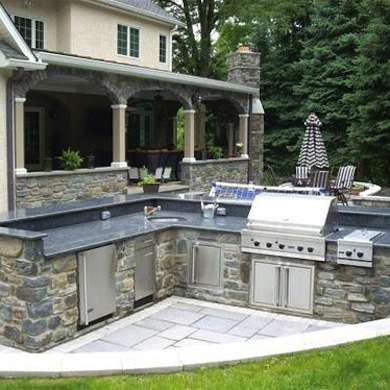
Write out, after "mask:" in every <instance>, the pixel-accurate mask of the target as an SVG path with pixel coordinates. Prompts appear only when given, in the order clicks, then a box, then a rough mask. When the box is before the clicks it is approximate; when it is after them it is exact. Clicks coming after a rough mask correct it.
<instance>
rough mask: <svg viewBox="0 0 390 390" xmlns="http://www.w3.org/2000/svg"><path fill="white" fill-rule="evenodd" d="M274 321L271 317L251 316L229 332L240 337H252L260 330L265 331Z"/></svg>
mask: <svg viewBox="0 0 390 390" xmlns="http://www.w3.org/2000/svg"><path fill="white" fill-rule="evenodd" d="M271 321H272V318H271V317H259V316H250V317H248V318H246V319H245V320H244V321H241V322H240V323H239V324H238V325H237V326H235V327H234V328H233V329H230V330H229V332H228V333H229V334H231V335H234V336H240V337H246V338H248V337H252V336H253V335H254V334H256V333H257V332H258V331H259V330H261V329H263V328H264V327H265V326H266V325H268V324H269V323H270V322H271Z"/></svg>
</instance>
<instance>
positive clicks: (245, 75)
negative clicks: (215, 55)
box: [228, 46, 264, 184]
mask: <svg viewBox="0 0 390 390" xmlns="http://www.w3.org/2000/svg"><path fill="white" fill-rule="evenodd" d="M260 58H261V57H260V53H254V52H253V51H251V50H250V48H249V47H247V46H240V47H239V49H238V51H237V52H236V53H233V54H232V55H231V56H230V57H229V58H228V68H229V73H228V81H230V82H232V83H236V84H243V85H245V86H247V87H253V88H257V89H258V91H259V92H258V94H257V95H254V96H253V99H252V112H251V115H250V118H249V130H248V143H249V148H248V151H249V157H250V162H249V175H248V176H249V180H250V181H253V182H254V183H255V184H262V181H263V172H264V110H263V105H262V103H261V101H260Z"/></svg>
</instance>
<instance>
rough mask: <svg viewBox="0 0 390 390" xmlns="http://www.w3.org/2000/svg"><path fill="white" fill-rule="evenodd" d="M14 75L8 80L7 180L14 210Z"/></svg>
mask: <svg viewBox="0 0 390 390" xmlns="http://www.w3.org/2000/svg"><path fill="white" fill-rule="evenodd" d="M12 79H13V76H11V77H10V78H9V79H8V80H7V105H6V112H7V118H6V123H7V131H6V140H7V181H8V209H9V210H10V211H14V210H15V209H16V188H15V185H16V180H15V153H14V143H15V142H14V120H13V116H14V105H13V100H14V89H13V81H12Z"/></svg>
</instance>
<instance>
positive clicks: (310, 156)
mask: <svg viewBox="0 0 390 390" xmlns="http://www.w3.org/2000/svg"><path fill="white" fill-rule="evenodd" d="M305 126H306V133H305V137H304V138H303V142H302V146H301V152H300V154H299V159H298V166H305V167H308V168H314V167H315V168H320V169H323V168H328V167H329V161H328V155H327V153H326V149H325V144H324V139H323V138H322V133H321V130H320V127H321V126H322V123H321V121H320V120H319V119H318V117H317V115H316V114H313V113H312V114H310V115H309V117H308V118H307V119H306V122H305Z"/></svg>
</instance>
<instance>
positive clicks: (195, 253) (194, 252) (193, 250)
mask: <svg viewBox="0 0 390 390" xmlns="http://www.w3.org/2000/svg"><path fill="white" fill-rule="evenodd" d="M197 253H198V247H197V246H196V245H194V246H193V248H192V275H191V283H192V284H195V268H196V265H195V263H196V255H197Z"/></svg>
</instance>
